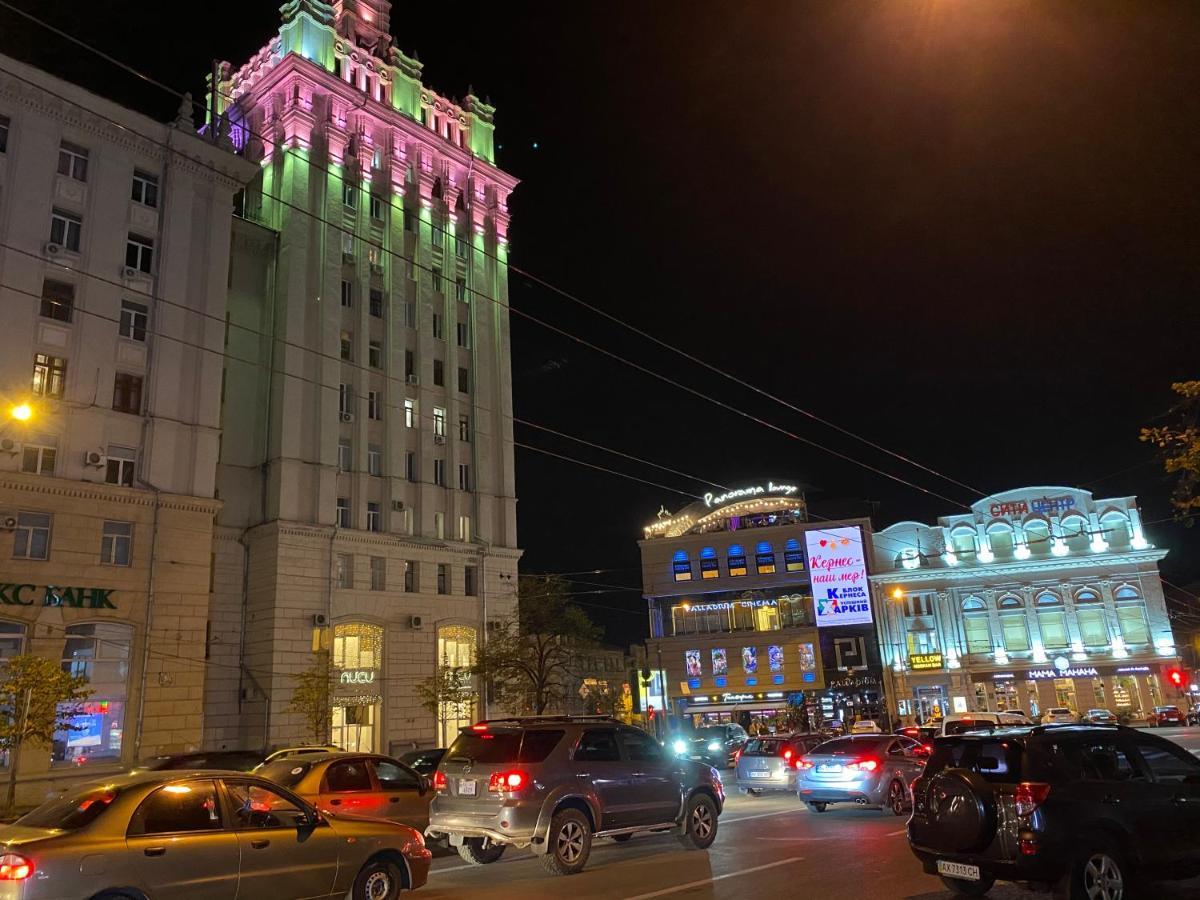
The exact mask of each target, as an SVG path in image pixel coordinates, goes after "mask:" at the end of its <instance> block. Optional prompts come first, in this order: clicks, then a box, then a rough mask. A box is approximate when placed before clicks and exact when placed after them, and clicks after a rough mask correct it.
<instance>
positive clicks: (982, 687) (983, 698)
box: [975, 681, 988, 712]
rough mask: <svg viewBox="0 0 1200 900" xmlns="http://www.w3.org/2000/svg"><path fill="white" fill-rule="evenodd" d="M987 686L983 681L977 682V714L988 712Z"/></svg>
mask: <svg viewBox="0 0 1200 900" xmlns="http://www.w3.org/2000/svg"><path fill="white" fill-rule="evenodd" d="M987 708H988V695H987V685H986V684H984V683H983V682H982V681H977V682H975V712H987Z"/></svg>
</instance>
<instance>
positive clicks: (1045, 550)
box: [1025, 519, 1050, 557]
mask: <svg viewBox="0 0 1200 900" xmlns="http://www.w3.org/2000/svg"><path fill="white" fill-rule="evenodd" d="M1025 545H1026V546H1027V547H1028V548H1029V555H1030V556H1034V557H1038V556H1049V555H1050V526H1049V525H1048V524H1046V522H1045V521H1043V520H1042V519H1030V520H1029V521H1028V522H1026V523H1025Z"/></svg>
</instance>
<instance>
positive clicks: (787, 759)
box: [783, 747, 793, 763]
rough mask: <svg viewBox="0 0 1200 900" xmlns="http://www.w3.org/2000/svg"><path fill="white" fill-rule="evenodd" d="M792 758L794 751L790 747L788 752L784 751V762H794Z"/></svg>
mask: <svg viewBox="0 0 1200 900" xmlns="http://www.w3.org/2000/svg"><path fill="white" fill-rule="evenodd" d="M792 756H793V754H792V750H791V748H790V747H789V748H788V749H787V750H784V751H783V761H784V762H785V763H790V762H791V761H792Z"/></svg>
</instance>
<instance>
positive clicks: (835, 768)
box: [817, 763, 842, 772]
mask: <svg viewBox="0 0 1200 900" xmlns="http://www.w3.org/2000/svg"><path fill="white" fill-rule="evenodd" d="M817 771H818V772H840V771H842V764H841V763H821V765H819V766H817Z"/></svg>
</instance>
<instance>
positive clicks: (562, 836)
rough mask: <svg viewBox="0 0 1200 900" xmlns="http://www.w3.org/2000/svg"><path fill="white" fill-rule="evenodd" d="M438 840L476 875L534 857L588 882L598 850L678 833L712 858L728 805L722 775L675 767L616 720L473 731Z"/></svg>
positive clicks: (518, 721)
mask: <svg viewBox="0 0 1200 900" xmlns="http://www.w3.org/2000/svg"><path fill="white" fill-rule="evenodd" d="M434 788H435V790H436V795H435V796H434V799H433V803H432V804H431V805H430V808H429V827H428V829H426V834H428V835H430V836H431V837H442V836H445V837H447V838H448V839H449V841H450V845H451V846H453V847H455V848H457V849H458V852H459V855H460V856H462V858H463V859H465V860H466V861H467V862H470V863H474V864H476V865H482V864H485V863H491V862H495V861H496V860H497V859H499V858H500V856H501V854H503V852H504V849H505V848H506V847H508V846H509V845H513V846H516V847H531V848H532V850H533V852H534V854H535V855H537V856H539V857H540V859H541V862H542V865H543V867H544V868H545V869H546V870H547V871H548V872H551V873H553V874H555V875H570V874H574V873H576V872H579V871H580V870H581V869H583V867H584V866H585V865H586V864H587V860H588V855H589V854H590V853H591V847H592V841H593V840H594V839H595V838H597V837H611V838H614V839H616V840H618V841H625V840H628V839H629V838H630V837H632V836H633V835H634V834H637V833H639V832H663V833H667V832H670V833H674V834H675V835H676V837H678V839H679V841H680V842H681V843H682V844H683V846H685V847H687V848H694V849H705V848H707V847H708V846H710V845H711V844H712V842H713V840H714V839H715V838H716V836H717V818H718V817H719V816H720V814H721V810H722V808H723V807H724V805H725V791H724V787H723V786H722V784H721V776H720V774H719V773H718V772H717V770H716V769H714V768H713V767H711V766H708V765H704V764H702V763H697V762H692V761H690V760H685V759H679V758H676V757H673V756H672V755H671V754H669V753H664V752H663V748H662V746H661V745H660V744H659V743H658V741H656V740H655V739H654V738H653V737H652V736H651V735H649V734H647V733H646V732H644V731H642V730H641V729H640V728H633V727H630V726H628V725H624V724H622V723H621V722H618V721H617V720H616V719H613V718H610V717H607V716H532V717H527V718H513V719H497V720H491V721H486V722H480V723H478V724H476V725H471V726H469V727H467V728H463V729H462V730H461V732H460V733H459V735H458V737H457V738H455V740H454V743H453V744H452V745H451V746H450V749H448V750H447V751H446V755H445V757H444V758H443V759H442V762H441V764H440V765H439V766H438V769H437V772H436V773H435V774H434Z"/></svg>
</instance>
